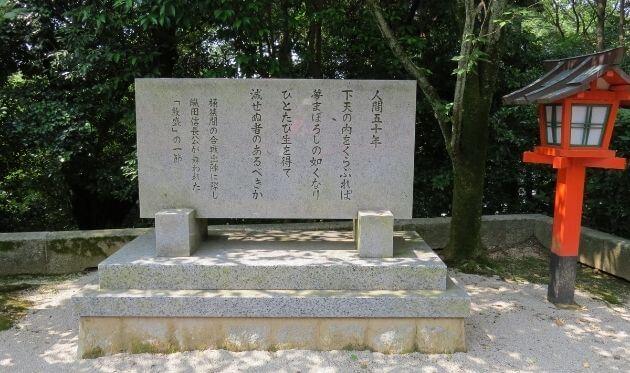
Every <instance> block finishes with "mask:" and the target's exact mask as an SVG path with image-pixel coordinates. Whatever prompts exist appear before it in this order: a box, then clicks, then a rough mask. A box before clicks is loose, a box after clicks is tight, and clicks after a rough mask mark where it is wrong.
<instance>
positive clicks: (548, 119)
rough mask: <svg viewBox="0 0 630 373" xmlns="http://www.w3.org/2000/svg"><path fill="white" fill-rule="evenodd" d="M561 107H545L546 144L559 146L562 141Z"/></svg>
mask: <svg viewBox="0 0 630 373" xmlns="http://www.w3.org/2000/svg"><path fill="white" fill-rule="evenodd" d="M561 124H562V105H545V128H546V129H547V131H546V135H547V144H551V145H559V144H560V140H561V139H562V125H561Z"/></svg>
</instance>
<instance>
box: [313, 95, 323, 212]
mask: <svg viewBox="0 0 630 373" xmlns="http://www.w3.org/2000/svg"><path fill="white" fill-rule="evenodd" d="M311 98H312V99H313V101H312V113H311V121H312V122H313V130H312V133H313V147H312V148H311V153H312V154H313V157H312V158H311V170H312V179H311V190H312V192H313V197H315V199H319V193H320V187H321V185H322V183H321V181H320V178H319V167H320V166H321V165H322V147H321V146H320V141H321V140H320V136H319V135H320V133H321V131H322V130H321V122H322V109H321V105H322V102H321V101H320V99H321V98H322V90H321V89H314V90H313V94H312V95H311Z"/></svg>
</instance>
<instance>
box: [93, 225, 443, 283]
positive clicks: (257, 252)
mask: <svg viewBox="0 0 630 373" xmlns="http://www.w3.org/2000/svg"><path fill="white" fill-rule="evenodd" d="M394 242H395V251H394V252H395V255H394V257H392V258H361V257H359V253H358V252H357V251H356V250H355V248H354V241H353V234H352V232H339V231H277V230H270V231H249V232H239V231H234V232H226V233H218V232H211V233H210V236H209V237H208V239H207V240H206V241H204V242H203V243H201V245H200V247H199V249H198V250H197V251H196V252H195V254H194V256H190V257H176V258H164V257H155V239H154V237H153V235H152V234H150V233H149V234H145V235H144V236H141V237H139V238H137V239H135V240H134V241H132V242H130V243H128V244H127V245H126V246H125V247H123V248H122V249H121V250H119V251H118V252H117V253H115V254H114V255H112V256H111V257H109V258H108V259H106V260H105V261H103V262H102V263H100V264H99V279H100V286H101V288H103V289H171V290H173V289H226V290H230V289H232V290H236V289H292V290H300V289H304V290H307V289H316V290H321V289H324V290H326V289H327V290H368V289H388V290H400V289H437V290H443V289H445V288H446V277H447V268H446V265H445V264H444V262H442V260H441V259H440V257H439V256H437V255H436V254H435V253H434V252H433V251H432V250H431V248H430V247H429V246H428V245H427V244H426V243H425V242H424V241H423V240H422V239H421V238H420V237H419V236H418V234H417V233H415V232H396V234H395V237H394Z"/></svg>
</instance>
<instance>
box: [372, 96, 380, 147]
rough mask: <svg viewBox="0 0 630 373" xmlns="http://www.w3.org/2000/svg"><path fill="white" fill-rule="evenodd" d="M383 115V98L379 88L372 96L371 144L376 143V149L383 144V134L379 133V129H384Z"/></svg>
mask: <svg viewBox="0 0 630 373" xmlns="http://www.w3.org/2000/svg"><path fill="white" fill-rule="evenodd" d="M381 115H383V99H382V98H381V96H379V91H378V89H377V90H376V93H374V97H372V128H370V130H371V131H372V141H371V142H370V144H372V145H374V149H376V147H377V146H379V145H381V136H380V135H379V134H378V131H382V130H383V127H381V126H382V125H383V120H382V119H381Z"/></svg>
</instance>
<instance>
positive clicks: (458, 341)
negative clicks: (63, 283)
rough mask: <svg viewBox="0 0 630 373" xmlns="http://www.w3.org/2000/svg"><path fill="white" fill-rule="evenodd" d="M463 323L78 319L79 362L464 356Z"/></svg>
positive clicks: (423, 320) (427, 320) (428, 320)
mask: <svg viewBox="0 0 630 373" xmlns="http://www.w3.org/2000/svg"><path fill="white" fill-rule="evenodd" d="M464 328H465V326H464V319H462V318H405V319H401V318H361V319H358V318H343V319H341V318H324V319H321V318H301V319H289V318H251V319H242V318H198V317H81V318H80V326H79V343H78V344H79V356H80V357H82V358H95V357H99V356H103V355H111V354H116V353H120V352H128V353H172V352H175V351H188V350H205V349H224V350H229V351H245V350H272V351H275V350H286V349H309V350H372V351H377V352H381V353H385V354H400V353H409V352H414V351H419V352H424V353H453V352H459V351H466V338H465V332H464Z"/></svg>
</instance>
